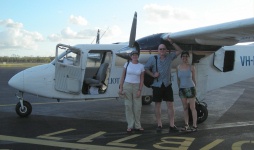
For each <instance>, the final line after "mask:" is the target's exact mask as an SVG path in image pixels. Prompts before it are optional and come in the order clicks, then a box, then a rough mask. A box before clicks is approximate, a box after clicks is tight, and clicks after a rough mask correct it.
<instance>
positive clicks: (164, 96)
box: [152, 84, 174, 102]
mask: <svg viewBox="0 0 254 150" xmlns="http://www.w3.org/2000/svg"><path fill="white" fill-rule="evenodd" d="M171 85H172V84H170V85H169V86H167V87H165V85H164V84H162V85H161V87H152V88H153V101H154V102H162V100H163V101H170V102H173V101H174V95H173V90H172V86H171Z"/></svg>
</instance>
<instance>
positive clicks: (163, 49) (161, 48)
mask: <svg viewBox="0 0 254 150" xmlns="http://www.w3.org/2000/svg"><path fill="white" fill-rule="evenodd" d="M159 50H167V49H166V48H160V49H159Z"/></svg>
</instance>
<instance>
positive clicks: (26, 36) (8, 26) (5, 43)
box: [0, 19, 43, 50]
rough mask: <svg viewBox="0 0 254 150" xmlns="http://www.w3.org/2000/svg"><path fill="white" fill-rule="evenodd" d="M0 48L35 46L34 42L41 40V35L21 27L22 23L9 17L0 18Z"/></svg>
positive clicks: (27, 47) (28, 47)
mask: <svg viewBox="0 0 254 150" xmlns="http://www.w3.org/2000/svg"><path fill="white" fill-rule="evenodd" d="M0 27H2V28H3V30H2V31H0V49H1V50H6V49H12V50H15V49H26V50H34V49H36V48H37V44H36V42H38V41H43V36H42V35H41V34H40V33H38V32H31V31H27V30H24V29H23V24H22V23H18V22H14V21H13V20H11V19H7V20H0Z"/></svg>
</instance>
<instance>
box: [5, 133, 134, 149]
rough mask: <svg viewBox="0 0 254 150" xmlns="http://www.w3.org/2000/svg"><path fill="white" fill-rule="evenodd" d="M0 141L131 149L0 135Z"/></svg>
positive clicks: (54, 145)
mask: <svg viewBox="0 0 254 150" xmlns="http://www.w3.org/2000/svg"><path fill="white" fill-rule="evenodd" d="M0 141H11V142H18V143H26V144H36V145H44V146H52V147H62V148H71V149H87V150H102V149H105V150H129V149H131V148H122V147H110V146H105V145H104V146H99V145H88V144H77V143H69V142H59V141H50V140H41V139H30V138H22V137H15V136H7V135H0ZM133 150H134V149H133Z"/></svg>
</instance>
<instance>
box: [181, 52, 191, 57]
mask: <svg viewBox="0 0 254 150" xmlns="http://www.w3.org/2000/svg"><path fill="white" fill-rule="evenodd" d="M184 54H186V55H187V56H190V54H189V52H188V51H183V52H182V53H181V57H182V56H183V55H184Z"/></svg>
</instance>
